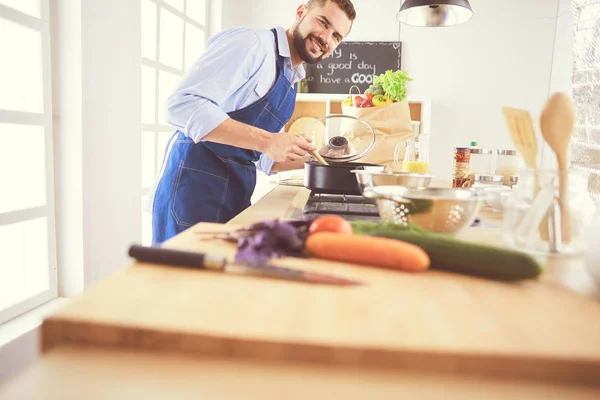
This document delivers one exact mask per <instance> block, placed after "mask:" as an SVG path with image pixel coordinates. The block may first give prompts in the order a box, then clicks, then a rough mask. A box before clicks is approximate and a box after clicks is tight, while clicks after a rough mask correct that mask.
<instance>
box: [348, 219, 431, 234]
mask: <svg viewBox="0 0 600 400" xmlns="http://www.w3.org/2000/svg"><path fill="white" fill-rule="evenodd" d="M350 225H351V226H352V230H353V231H354V233H355V234H356V235H369V234H371V233H372V232H374V231H376V230H380V229H390V230H393V231H402V232H404V231H409V232H431V231H429V230H427V229H425V228H422V227H420V226H419V225H415V224H407V225H400V224H397V223H395V222H387V221H380V222H371V221H351V222H350Z"/></svg>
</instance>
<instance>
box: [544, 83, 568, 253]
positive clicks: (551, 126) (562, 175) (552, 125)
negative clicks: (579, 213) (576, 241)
mask: <svg viewBox="0 0 600 400" xmlns="http://www.w3.org/2000/svg"><path fill="white" fill-rule="evenodd" d="M574 126H575V106H574V104H573V99H572V98H571V97H569V96H567V95H566V94H564V93H555V94H553V95H552V96H550V98H549V99H548V100H547V101H546V104H545V105H544V108H543V110H542V114H541V116H540V128H541V130H542V136H543V137H544V139H545V140H546V142H547V143H548V145H549V146H550V147H551V148H552V150H554V153H555V154H556V163H557V165H558V195H559V200H558V201H559V206H560V214H561V216H560V222H561V223H560V226H561V233H562V242H563V243H565V244H568V243H570V242H571V212H570V210H569V198H568V187H569V186H568V184H569V182H568V172H567V168H568V151H569V143H570V142H571V135H572V134H573V128H574Z"/></svg>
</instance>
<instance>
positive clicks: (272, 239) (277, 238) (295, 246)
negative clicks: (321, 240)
mask: <svg viewBox="0 0 600 400" xmlns="http://www.w3.org/2000/svg"><path fill="white" fill-rule="evenodd" d="M310 222H311V221H281V220H279V219H271V220H266V221H261V222H257V223H255V224H253V225H250V226H249V227H247V228H244V229H241V230H239V231H237V232H236V233H237V234H236V235H235V237H236V238H237V253H236V256H235V261H236V262H240V263H244V264H265V263H267V262H268V261H269V259H271V258H280V257H305V256H306V255H305V253H304V242H305V241H306V238H307V236H308V227H309V225H310Z"/></svg>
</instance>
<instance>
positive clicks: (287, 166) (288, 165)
mask: <svg viewBox="0 0 600 400" xmlns="http://www.w3.org/2000/svg"><path fill="white" fill-rule="evenodd" d="M305 162H306V159H302V160H296V161H290V162H276V163H275V164H273V167H272V168H271V172H284V171H292V170H295V169H304V163H305Z"/></svg>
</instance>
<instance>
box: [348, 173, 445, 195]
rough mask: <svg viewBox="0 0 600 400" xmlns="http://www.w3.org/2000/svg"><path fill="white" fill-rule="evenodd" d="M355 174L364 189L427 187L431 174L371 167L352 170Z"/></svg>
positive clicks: (359, 184)
mask: <svg viewBox="0 0 600 400" xmlns="http://www.w3.org/2000/svg"><path fill="white" fill-rule="evenodd" d="M351 172H352V173H354V175H356V180H357V181H358V186H359V187H360V189H361V190H363V191H364V189H365V188H373V187H376V186H403V187H408V188H412V189H424V188H426V187H429V184H430V183H431V178H433V176H432V175H429V174H417V173H411V172H384V171H376V170H373V169H366V168H365V169H364V170H362V169H360V170H359V169H357V170H352V171H351Z"/></svg>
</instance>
